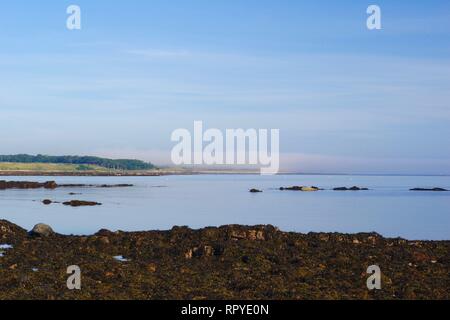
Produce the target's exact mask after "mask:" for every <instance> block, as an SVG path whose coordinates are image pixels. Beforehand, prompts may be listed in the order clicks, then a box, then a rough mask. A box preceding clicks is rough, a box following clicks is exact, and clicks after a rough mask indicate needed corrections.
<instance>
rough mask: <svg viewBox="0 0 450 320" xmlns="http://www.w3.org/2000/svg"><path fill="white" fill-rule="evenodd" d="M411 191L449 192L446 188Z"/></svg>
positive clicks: (415, 189)
mask: <svg viewBox="0 0 450 320" xmlns="http://www.w3.org/2000/svg"><path fill="white" fill-rule="evenodd" d="M410 191H434V192H448V191H449V190H447V189H444V188H432V189H427V188H414V189H411V190H410Z"/></svg>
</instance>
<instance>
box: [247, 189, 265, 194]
mask: <svg viewBox="0 0 450 320" xmlns="http://www.w3.org/2000/svg"><path fill="white" fill-rule="evenodd" d="M250 192H251V193H261V192H262V191H261V190H258V189H251V190H250Z"/></svg>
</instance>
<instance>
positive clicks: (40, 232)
mask: <svg viewBox="0 0 450 320" xmlns="http://www.w3.org/2000/svg"><path fill="white" fill-rule="evenodd" d="M54 234H55V232H54V231H53V229H52V228H51V227H50V226H49V225H46V224H43V223H40V224H37V225H35V226H34V228H33V230H31V231H30V235H31V236H34V237H50V236H52V235H54Z"/></svg>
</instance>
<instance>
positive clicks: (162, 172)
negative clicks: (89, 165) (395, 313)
mask: <svg viewBox="0 0 450 320" xmlns="http://www.w3.org/2000/svg"><path fill="white" fill-rule="evenodd" d="M177 175H178V176H189V175H258V176H259V175H261V173H260V171H259V170H235V169H223V170H220V169H210V170H201V169H199V170H192V169H183V168H180V169H156V170H150V171H123V172H114V171H111V172H108V171H79V172H72V171H23V170H19V171H16V170H8V171H4V170H3V171H2V170H0V177H160V176H177ZM276 175H278V176H291V175H297V176H368V177H372V176H373V177H450V175H449V174H389V173H386V174H383V173H380V174H374V173H302V172H280V173H278V174H276Z"/></svg>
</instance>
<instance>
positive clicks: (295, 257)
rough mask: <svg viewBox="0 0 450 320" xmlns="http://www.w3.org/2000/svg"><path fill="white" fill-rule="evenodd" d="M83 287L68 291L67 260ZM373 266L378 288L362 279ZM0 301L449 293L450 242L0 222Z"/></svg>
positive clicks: (268, 229) (264, 229) (267, 230)
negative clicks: (70, 231) (76, 230)
mask: <svg viewBox="0 0 450 320" xmlns="http://www.w3.org/2000/svg"><path fill="white" fill-rule="evenodd" d="M72 265H77V266H79V267H80V269H81V271H82V289H81V290H75V291H71V290H68V289H67V288H66V281H67V278H68V277H69V275H67V267H68V266H72ZM371 265H378V266H380V268H381V270H382V273H383V277H382V289H381V290H375V291H369V290H368V289H367V286H366V282H367V278H368V277H369V275H368V274H367V273H366V270H367V268H368V267H369V266H371ZM0 279H2V280H1V281H0V299H449V298H450V241H443V242H424V241H407V240H403V239H386V238H383V237H381V236H380V235H378V234H355V235H345V234H326V233H311V234H299V233H286V232H282V231H280V230H278V229H277V228H275V227H272V226H255V227H244V226H224V227H220V228H205V229H202V230H191V229H189V228H187V227H175V228H173V229H172V230H170V231H149V232H133V233H126V232H111V231H108V230H101V231H99V232H98V233H97V234H95V235H92V236H64V235H59V234H55V233H54V232H53V230H52V229H51V228H49V227H48V226H45V225H39V226H36V227H35V228H34V229H33V232H32V233H29V232H27V230H24V229H22V228H21V227H19V226H17V225H14V224H12V223H10V222H8V221H0Z"/></svg>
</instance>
